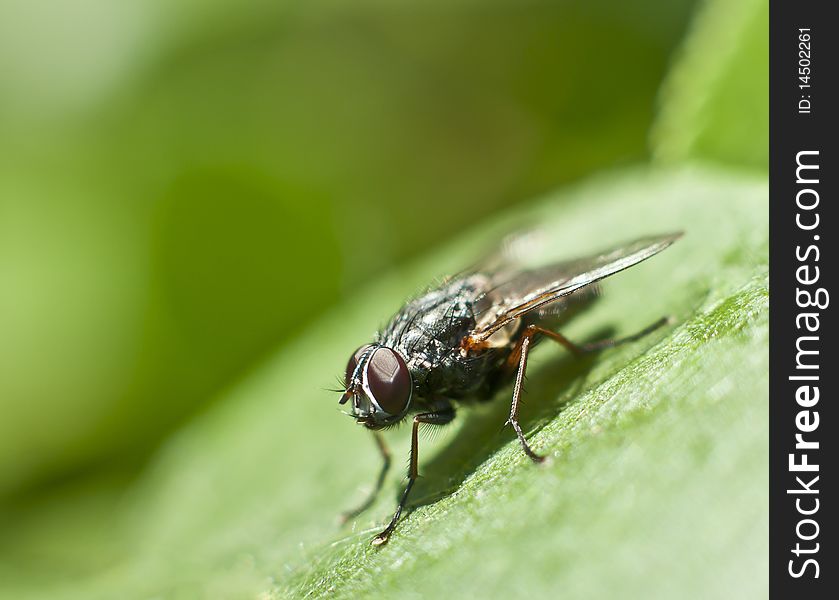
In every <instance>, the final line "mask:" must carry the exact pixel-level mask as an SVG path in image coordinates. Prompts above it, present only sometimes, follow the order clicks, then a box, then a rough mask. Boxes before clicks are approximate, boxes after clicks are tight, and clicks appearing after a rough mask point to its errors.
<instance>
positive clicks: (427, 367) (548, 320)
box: [340, 233, 682, 545]
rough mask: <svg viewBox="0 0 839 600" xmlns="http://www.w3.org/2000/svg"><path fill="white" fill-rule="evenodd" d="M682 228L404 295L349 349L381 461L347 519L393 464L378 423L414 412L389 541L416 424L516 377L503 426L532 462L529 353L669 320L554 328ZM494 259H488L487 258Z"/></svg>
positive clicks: (597, 346)
mask: <svg viewBox="0 0 839 600" xmlns="http://www.w3.org/2000/svg"><path fill="white" fill-rule="evenodd" d="M681 235H682V234H681V233H671V234H666V235H658V236H650V237H645V238H641V239H638V240H635V241H632V242H629V243H625V244H621V245H619V246H616V247H614V248H611V249H608V250H604V251H602V252H598V253H596V254H593V255H591V256H586V257H583V258H578V259H575V260H570V261H566V262H559V263H554V264H551V265H548V266H544V267H540V268H531V269H525V268H522V267H521V266H520V265H515V264H513V261H511V260H504V259H501V260H498V259H495V260H493V261H487V264H485V265H483V266H478V267H475V268H473V269H472V270H470V271H468V272H465V273H462V274H460V275H457V276H455V277H452V278H450V279H448V280H447V281H445V282H444V283H442V284H441V285H439V286H437V287H435V288H433V289H430V290H428V291H427V292H425V293H423V294H421V295H420V296H418V297H417V298H415V299H413V300H411V301H409V302H408V303H407V304H405V305H404V306H403V307H402V308H401V309H400V310H399V312H397V313H396V315H395V316H394V317H393V318H392V319H391V320H390V322H389V323H388V324H387V326H386V327H385V328H384V330H382V331H381V332H380V333H379V334H378V336H377V339H376V340H375V341H374V342H372V343H369V344H365V345H363V346H361V347H360V348H359V349H358V350H356V351H355V352H354V353H353V354H352V356H351V357H350V360H349V362H348V363H347V368H346V373H345V376H344V387H345V390H344V392H343V394H342V396H341V399H340V403H341V404H345V403H349V406H350V407H351V410H352V413H351V414H352V416H353V417H354V418H355V419H356V421H357V422H358V423H360V424H362V425H364V427H366V428H367V429H369V430H371V431H372V432H373V435H374V437H375V440H376V443H377V446H378V448H379V451H380V453H381V455H382V457H383V459H384V464H383V466H382V469H381V471H380V473H379V477H378V480H377V483H376V486H375V488H374V490H373V493H372V494H371V496H370V497H369V498H368V499H367V501H366V502H364V503H363V504H362V505H361V506H360V507H358V508H357V509H356V510H353V511H350V512H348V513H345V515H344V518H345V519H350V518H353V517H355V516H357V515H358V514H359V513H361V511H363V510H364V509H365V508H367V507H368V506H370V504H372V502H373V500H374V498H375V496H376V494H377V493H378V491H379V490H380V489H381V487H382V483H383V481H384V478H385V475H386V473H387V471H388V468H389V466H390V453H389V451H388V449H387V446H386V445H385V443H384V440H383V439H382V437H381V435H380V433H379V432H380V430H382V429H384V428H387V427H390V426H393V425H396V424H397V423H400V422H401V421H403V420H405V419H407V418H408V417H409V416H411V418H412V424H413V428H412V436H411V454H410V461H409V465H408V484H407V486H406V487H405V490H404V492H403V493H402V496H401V499H400V501H399V504H398V506H397V508H396V512H395V513H394V515H393V518H392V519H391V520H390V523H389V524H388V526H387V527H386V528H385V529H384V530H383V531H382V532H381V533H379V534H378V535H377V536H376V537H375V538H373V541H372V543H373V544H374V545H381V544H384V543H386V542H387V540H388V538H389V537H390V535H391V533H392V532H393V530H394V528H395V527H396V524H397V522H398V521H399V517H400V516H401V514H402V511H403V509H404V508H405V505H406V502H407V500H408V495H409V494H410V492H411V488H412V487H413V485H414V482H415V481H416V479H417V477H418V469H417V461H418V448H417V431H418V428H419V427H420V425H423V424H427V425H445V424H447V423H450V422H451V421H452V419H454V416H455V404H456V403H464V402H470V401H472V402H474V401H484V400H489V399H491V398H492V397H493V396H494V395H495V392H496V391H497V390H498V389H499V388H500V387H501V386H503V385H505V384H508V383H510V382H511V381H512V384H513V386H512V387H513V397H512V402H511V405H510V415H509V418H508V419H507V422H506V424H505V425H509V426H510V427H512V429H513V430H514V431H515V434H516V436H517V437H518V440H519V442H520V443H521V448H522V450H523V451H524V453H525V454H526V455H527V456H528V457H529V458H530V459H531V460H533V461H534V462H537V463H538V462H542V461H543V460H544V458H545V457H544V456H542V455H540V454H537V453H536V452H534V451H533V449H531V447H530V445H529V444H528V442H527V439H526V438H525V435H524V433H523V431H522V428H521V426H520V425H519V419H518V413H519V403H520V400H521V395H522V383H523V381H524V374H525V371H526V369H527V357H528V353H529V352H530V350H531V348H532V347H533V345H534V344H535V343H537V342H539V341H540V340H541V339H551V340H554V341H555V342H558V343H559V344H561V345H562V346H564V347H565V348H566V349H567V350H569V351H570V352H571V353H572V354H574V355H577V356H579V355H583V354H586V353H589V352H596V351H598V350H602V349H604V348H609V347H612V346H616V345H618V344H623V343H626V342H631V341H634V340H637V339H639V338H641V337H643V336H645V335H646V334H648V333H650V332H652V331H653V330H655V329H657V328H658V327H660V326H662V325H664V324H665V323H666V322H667V319H666V318H663V319H660V320H658V321H656V322H655V323H653V324H652V325H650V326H649V327H647V328H645V329H643V330H642V331H639V332H638V333H636V334H634V335H631V336H629V337H626V338H622V339H605V340H601V341H597V342H593V343H588V344H583V345H577V344H575V343H573V342H571V341H570V340H569V339H568V338H566V337H565V336H563V335H562V334H561V333H559V331H557V328H558V327H559V326H561V325H562V324H563V323H564V322H565V321H567V319H568V318H569V317H570V316H573V314H575V313H576V312H577V311H578V310H579V309H581V308H584V307H586V306H587V305H589V304H590V303H591V302H592V301H593V300H595V299H596V298H597V296H598V295H599V286H598V284H597V282H598V281H600V280H601V279H603V278H605V277H609V276H610V275H614V274H615V273H617V272H619V271H622V270H624V269H627V268H629V267H631V266H633V265H636V264H638V263H639V262H641V261H643V260H646V259H648V258H650V257H651V256H653V255H655V254H658V253H659V252H661V251H662V250H664V249H665V248H667V247H668V246H670V245H671V244H672V243H673V242H675V241H676V240H677V239H678V238H679V237H681ZM490 263H492V264H490Z"/></svg>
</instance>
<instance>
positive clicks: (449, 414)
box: [371, 406, 454, 546]
mask: <svg viewBox="0 0 839 600" xmlns="http://www.w3.org/2000/svg"><path fill="white" fill-rule="evenodd" d="M452 419H454V408H452V407H451V406H446V407H444V408H441V409H440V410H437V411H432V412H426V413H420V414H418V415H416V416H415V417H414V426H413V429H412V430H411V461H410V463H409V465H408V485H407V486H406V487H405V491H404V492H403V493H402V498H401V499H400V500H399V505H398V506H397V507H396V512H395V513H394V515H393V518H392V519H391V520H390V523H389V524H388V526H387V527H385V529H384V531H382V532H381V533H380V534H379V535H377V536H376V537H374V538H373V541H372V542H371V543H372V544H373V545H374V546H381V545H382V544H385V543H387V540H388V538H390V534H391V533H393V530H394V529H396V523H397V522H398V521H399V517H401V516H402V511H403V510H404V508H405V504H406V503H407V502H408V494H410V493H411V488H412V487H414V482H415V481H416V480H417V477H419V471H418V468H417V462H418V460H419V455H418V440H417V433H418V431H419V426H420V424H421V423H428V424H430V425H446V424H447V423H451V421H452Z"/></svg>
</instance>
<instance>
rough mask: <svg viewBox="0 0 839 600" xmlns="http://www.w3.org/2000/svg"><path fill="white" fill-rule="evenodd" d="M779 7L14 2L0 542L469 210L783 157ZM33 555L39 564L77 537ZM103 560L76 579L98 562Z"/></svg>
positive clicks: (5, 29) (8, 15) (7, 119)
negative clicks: (775, 82) (655, 174)
mask: <svg viewBox="0 0 839 600" xmlns="http://www.w3.org/2000/svg"><path fill="white" fill-rule="evenodd" d="M723 6H727V8H722V7H723ZM765 13H766V10H765V4H764V3H762V2H756V1H750V0H743V1H742V2H734V3H728V4H727V5H725V4H724V3H721V2H709V3H706V4H702V3H699V4H697V3H696V2H694V1H693V0H676V1H673V0H669V1H665V0H638V1H636V2H629V3H627V2H617V1H614V0H593V1H592V0H588V1H584V0H565V1H553V2H549V1H539V0H533V1H526V2H519V1H512V0H489V1H477V0H455V1H447V2H442V1H438V0H425V1H419V0H401V1H398V2H385V1H382V0H359V1H357V2H339V1H324V2H276V1H271V2H269V1H265V0H250V1H248V2H241V3H229V2H220V1H218V0H204V1H200V2H199V1H197V0H193V1H182V2H163V1H162V0H145V1H132V0H126V1H123V2H113V1H107V0H73V1H66V2H47V1H37V0H36V1H31V0H30V1H24V0H6V1H4V2H3V3H1V4H0V73H2V81H0V132H2V133H0V415H1V416H0V511H2V512H0V527H4V526H6V527H9V528H10V529H9V531H11V530H12V529H11V524H12V523H15V524H16V528H15V529H14V535H11V536H9V535H6V536H5V537H6V540H5V542H6V547H5V550H6V551H7V552H6V555H7V556H10V555H12V554H14V550H13V546H14V544H16V543H18V542H21V543H23V542H22V541H23V540H25V539H27V537H28V536H29V535H30V533H31V531H30V529H32V528H35V529H38V530H39V531H40V535H41V536H42V537H41V539H45V538H49V537H50V532H53V531H54V532H56V533H55V535H56V536H64V537H68V534H67V531H75V530H74V529H73V527H74V525H73V522H74V519H76V518H78V515H77V514H76V512H74V511H75V509H74V508H73V507H74V506H76V505H77V504H78V505H79V506H85V507H87V508H86V509H85V510H89V511H90V512H91V513H93V514H98V515H101V516H102V518H103V519H105V522H107V519H108V518H109V517H108V515H111V514H115V513H117V512H118V510H119V506H118V504H119V502H118V498H119V497H120V494H121V493H122V492H123V491H124V490H126V489H130V487H131V485H132V482H133V481H134V480H135V478H136V477H137V476H138V474H141V473H143V472H144V469H145V468H146V465H147V462H148V460H149V457H150V456H153V455H154V453H155V452H156V449H157V448H158V447H159V446H160V444H161V443H162V442H164V441H165V440H167V439H168V438H169V436H170V435H171V433H172V432H173V431H174V430H176V429H177V428H179V427H181V426H182V425H183V424H184V423H186V422H189V421H190V420H191V419H194V418H195V417H196V415H197V414H198V413H200V412H201V411H204V410H206V409H207V407H208V406H211V405H212V404H213V402H214V399H217V398H218V397H219V396H220V395H223V392H224V390H227V389H231V388H232V387H234V386H235V385H236V383H237V382H238V381H240V380H241V379H242V378H243V377H245V376H246V374H247V373H248V372H249V370H250V369H252V368H253V367H254V365H258V364H259V363H260V361H262V360H264V357H265V356H267V355H268V353H269V352H273V351H275V350H276V349H277V348H280V347H283V346H284V345H288V344H290V343H293V342H294V340H295V339H296V338H298V337H299V336H300V335H301V334H302V333H303V332H304V331H305V330H306V328H307V324H309V323H310V322H312V321H313V320H314V319H316V318H317V317H318V315H320V314H322V313H323V312H324V311H326V310H329V309H334V308H335V307H339V306H341V304H342V303H343V302H345V301H346V300H347V299H348V298H353V297H354V296H355V295H356V294H357V293H358V292H359V290H361V289H363V288H364V286H365V283H367V282H370V281H373V280H375V279H377V278H378V277H380V276H381V275H382V274H384V273H387V272H391V271H392V270H393V269H394V267H398V266H399V265H402V264H405V263H406V261H409V260H411V259H412V258H413V257H416V256H419V255H421V254H423V253H426V252H428V251H429V250H431V249H434V248H436V247H438V246H439V244H440V243H441V242H443V241H445V240H451V239H457V237H458V234H459V232H461V231H463V230H464V229H465V228H467V227H469V226H471V225H472V224H474V223H477V222H479V221H481V220H483V219H485V218H487V217H489V216H490V215H493V214H495V213H498V212H499V211H501V210H506V209H508V208H509V207H512V206H514V205H517V204H522V205H524V204H526V203H527V202H528V201H529V200H531V199H532V198H534V197H537V196H538V195H540V194H543V193H545V192H547V191H550V190H553V189H555V188H557V187H558V186H562V185H563V184H567V183H569V182H572V181H575V180H579V179H581V178H583V177H585V176H586V175H589V174H591V173H593V172H600V171H604V170H611V169H615V168H623V167H626V166H629V165H636V164H645V163H647V162H650V161H651V162H653V163H654V164H658V165H666V164H670V165H673V164H681V163H682V162H684V161H693V160H696V159H700V160H705V161H712V162H716V163H718V164H720V165H725V167H726V168H731V169H736V170H743V171H744V172H750V173H756V174H763V173H765V170H766V156H767V151H766V146H767V143H768V133H767V130H766V127H765V125H766V120H767V117H768V103H767V102H766V96H765V87H766V84H767V82H768V75H767V72H766V62H765V59H766V57H765V53H764V50H765V49H764V43H765V39H764V38H765V34H766V31H765V28H764V25H765V20H766V15H765ZM708 98H711V99H712V101H709V100H708ZM386 316H387V315H386V314H381V316H380V318H381V319H384V318H386ZM323 343H325V344H329V340H325V341H324V342H323ZM329 366H330V367H331V365H329ZM332 370H335V371H336V372H337V371H339V370H340V368H338V369H337V370H336V369H332ZM320 383H321V382H318V384H320ZM276 402H278V403H284V402H285V403H291V402H294V398H277V399H276ZM102 482H105V483H102ZM102 489H107V490H109V491H108V493H107V494H105V495H104V496H103V495H100V492H101V490H102ZM93 490H96V491H95V492H94V491H93ZM114 490H116V491H114ZM57 506H59V507H60V509H58V510H57V509H56V507H57ZM81 522H82V523H83V524H84V525H80V526H79V527H81V528H82V529H85V528H87V527H88V525H89V521H81ZM21 523H22V525H21ZM30 525H31V527H30ZM84 535H89V532H87V533H85V534H84ZM84 535H83V536H81V537H82V541H84V540H85V539H86V538H85V537H84ZM0 537H4V536H3V533H2V531H0ZM69 537H72V536H69ZM94 537H95V538H96V540H95V543H94V542H90V544H92V545H93V546H95V549H96V550H95V551H96V552H97V553H100V554H103V555H104V554H107V553H108V551H107V550H105V551H103V550H102V547H104V548H106V549H107V548H109V547H110V546H108V544H109V543H112V541H110V540H108V535H107V533H104V534H96V535H95V536H94ZM10 540H11V541H10ZM113 544H114V545H117V544H118V542H113ZM48 545H49V544H47V546H48ZM60 545H66V546H67V547H68V548H72V547H73V543H72V542H71V541H63V542H61V544H60ZM34 547H35V546H33V548H34ZM37 548H38V549H35V550H33V551H32V552H31V558H32V560H31V561H30V562H29V563H27V565H28V567H31V568H32V569H34V570H37V568H38V565H41V564H49V565H51V567H55V566H56V564H61V560H64V559H66V558H67V555H68V554H70V553H71V552H69V551H68V550H67V549H66V548H65V549H64V550H62V551H61V552H59V553H58V555H57V556H58V559H57V561H56V559H55V556H53V555H52V554H51V553H50V551H48V550H44V551H43V555H42V554H41V552H40V550H39V549H40V548H41V546H40V545H39V546H37ZM3 554H4V553H3V552H0V561H2V560H3ZM50 561H52V562H50ZM71 562H72V561H71ZM81 562H82V563H84V566H83V568H82V567H78V568H77V566H73V565H72V564H70V565H69V566H67V565H66V564H64V565H62V567H61V568H58V569H57V572H58V574H59V575H60V576H63V575H67V576H68V577H69V576H74V575H76V574H78V572H87V571H90V570H95V566H96V565H97V564H98V562H97V560H94V561H93V562H92V565H93V566H92V567H91V565H89V564H87V563H85V561H81ZM13 567H14V570H15V571H17V572H22V571H21V569H24V567H22V566H21V565H13ZM28 567H27V568H28ZM64 567H66V573H65V572H64V571H62V568H64ZM0 572H2V571H0ZM0 594H2V589H1V588H0Z"/></svg>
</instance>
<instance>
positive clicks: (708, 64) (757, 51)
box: [651, 0, 794, 171]
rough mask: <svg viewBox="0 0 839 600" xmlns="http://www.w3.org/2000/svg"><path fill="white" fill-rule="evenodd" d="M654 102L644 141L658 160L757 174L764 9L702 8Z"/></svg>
mask: <svg viewBox="0 0 839 600" xmlns="http://www.w3.org/2000/svg"><path fill="white" fill-rule="evenodd" d="M793 84H794V82H793ZM660 101H661V104H662V106H661V110H660V111H659V115H658V120H657V122H656V124H655V127H654V128H653V130H652V134H651V138H652V146H653V153H654V156H655V157H656V158H657V159H658V160H660V161H663V162H678V161H680V160H684V159H685V158H701V159H706V160H713V161H717V162H721V163H727V164H729V165H742V166H748V167H757V168H759V169H761V170H764V171H765V170H766V169H767V167H768V161H769V4H768V2H766V0H739V1H738V2H728V1H726V0H708V1H707V2H706V3H705V4H704V6H703V7H702V9H701V10H700V11H699V13H698V14H697V16H696V18H695V19H694V23H693V26H692V30H691V32H690V33H689V35H688V36H687V37H686V38H685V41H684V42H683V46H682V49H681V51H680V53H679V57H678V59H677V61H676V63H675V65H674V67H673V68H672V69H671V71H670V74H669V75H668V77H667V80H666V81H665V83H664V85H663V86H662V90H661V94H660Z"/></svg>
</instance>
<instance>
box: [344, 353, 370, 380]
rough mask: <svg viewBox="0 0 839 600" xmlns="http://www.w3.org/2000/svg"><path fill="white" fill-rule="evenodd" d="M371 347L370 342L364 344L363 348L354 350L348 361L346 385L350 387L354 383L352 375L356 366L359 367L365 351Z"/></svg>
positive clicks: (345, 377)
mask: <svg viewBox="0 0 839 600" xmlns="http://www.w3.org/2000/svg"><path fill="white" fill-rule="evenodd" d="M369 348H370V344H364V345H363V346H362V347H361V348H359V349H358V350H356V351H355V352H353V355H352V356H351V357H350V360H349V362H347V373H346V375H345V376H344V385H345V386H346V387H347V389H349V387H350V385H352V376H353V373H355V369H356V367H358V361H360V360H361V357H362V356H364V353H365V352H367V350H368V349H369Z"/></svg>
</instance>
